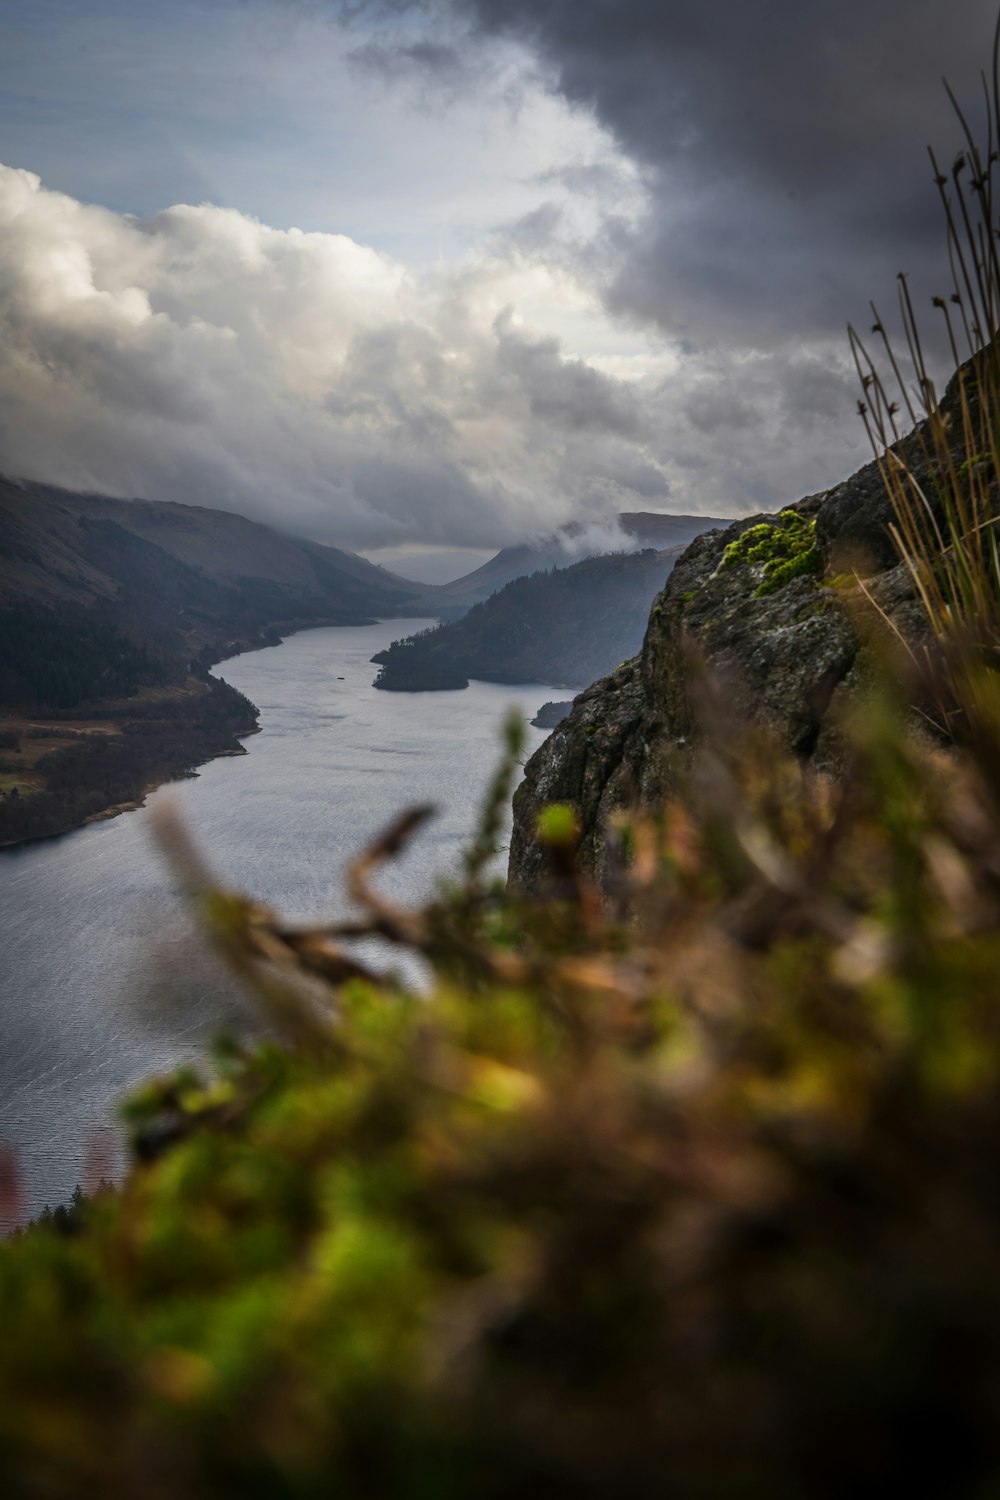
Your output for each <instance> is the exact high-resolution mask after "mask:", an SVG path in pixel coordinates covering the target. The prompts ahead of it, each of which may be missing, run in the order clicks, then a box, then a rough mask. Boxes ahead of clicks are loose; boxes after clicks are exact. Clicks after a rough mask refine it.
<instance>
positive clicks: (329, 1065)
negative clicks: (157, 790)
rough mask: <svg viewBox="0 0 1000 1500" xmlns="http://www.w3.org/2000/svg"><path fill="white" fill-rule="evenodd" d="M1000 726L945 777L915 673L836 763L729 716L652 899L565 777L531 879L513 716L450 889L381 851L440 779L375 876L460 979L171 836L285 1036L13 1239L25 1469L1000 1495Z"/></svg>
mask: <svg viewBox="0 0 1000 1500" xmlns="http://www.w3.org/2000/svg"><path fill="white" fill-rule="evenodd" d="M720 711H721V710H720V709H719V706H718V705H716V706H715V709H714V710H713V712H714V713H715V714H716V716H717V715H718V713H719V712H720ZM998 726H1000V712H997V713H995V714H993V715H992V716H985V715H984V716H983V717H982V718H981V719H980V721H979V722H978V724H977V735H978V738H977V740H976V743H974V744H972V745H971V747H970V749H969V750H968V751H966V752H963V753H962V754H961V755H960V756H957V757H956V758H955V760H954V762H953V763H952V764H949V766H948V768H947V771H948V774H942V771H943V762H942V759H941V756H940V754H939V753H936V752H931V751H928V750H926V749H921V748H919V747H918V746H915V745H914V744H912V743H911V742H910V741H909V740H908V739H907V737H906V735H905V733H904V731H903V729H902V727H901V725H900V721H899V719H898V718H897V717H896V715H895V711H894V710H893V708H892V705H891V690H890V689H889V688H888V687H886V688H885V689H884V690H883V691H882V693H881V694H876V695H875V696H874V697H873V698H872V700H871V701H870V703H869V704H868V706H867V708H866V710H865V712H864V714H863V715H860V716H859V717H858V719H857V721H856V723H855V725H854V728H853V730H852V731H851V739H852V747H853V760H852V765H853V770H852V772H851V774H850V775H849V776H848V777H847V778H846V779H845V781H844V783H843V785H841V786H837V787H834V786H831V785H830V784H829V783H827V782H824V781H823V780H822V779H821V778H817V777H812V776H810V775H807V774H805V773H804V772H803V771H802V770H801V768H800V767H798V766H797V765H796V764H795V763H792V762H789V761H786V760H785V759H783V757H782V756H781V755H780V754H779V753H778V752H777V751H776V750H775V748H774V746H773V745H772V744H771V743H770V742H769V741H767V739H766V738H764V737H751V736H749V735H746V734H742V735H741V734H737V733H735V732H734V733H733V734H732V735H726V736H722V737H720V740H721V742H720V743H717V744H716V746H715V747H714V748H712V747H703V749H702V751H700V752H699V756H698V757H697V762H696V765H695V766H694V767H693V768H692V769H690V770H689V772H688V773H687V776H686V779H685V780H684V781H683V784H682V785H681V789H680V791H679V794H678V796H677V798H676V799H675V800H671V801H670V803H669V804H668V805H667V806H666V807H665V808H664V809H663V813H662V816H661V817H660V818H658V819H657V820H655V821H654V822H643V821H640V820H635V821H633V822H632V823H631V825H630V826H629V828H628V830H627V836H628V841H629V844H630V847H631V849H632V852H633V858H632V866H631V875H630V877H629V879H630V885H629V893H628V900H627V903H625V904H626V905H627V910H628V915H627V916H626V917H623V918H622V919H621V920H619V919H616V918H615V917H614V916H613V915H612V914H610V913H609V912H608V911H607V910H606V909H605V908H604V907H602V905H601V903H600V902H599V901H597V900H596V896H595V893H594V892H592V891H591V890H590V888H589V887H588V885H587V883H586V881H585V879H584V878H583V876H582V875H580V873H579V871H577V870H576V869H575V866H574V861H573V852H572V843H573V840H572V837H571V834H572V829H571V828H570V827H569V820H568V818H567V817H566V816H565V811H566V810H562V809H559V810H556V809H550V812H549V815H548V816H549V821H550V822H551V823H552V824H553V827H552V828H551V829H550V830H549V831H550V832H551V834H552V838H551V839H550V842H549V848H550V851H551V858H552V861H553V874H554V882H555V884H554V895H553V899H552V900H551V901H550V902H548V903H547V904H544V905H542V906H537V907H527V906H521V905H519V904H518V903H516V902H515V901H513V900H512V899H511V898H509V897H507V896H506V895H504V894H503V892H502V890H500V889H497V888H496V887H494V886H493V885H492V884H491V883H490V881H489V879H488V877H487V875H486V874H485V871H486V869H487V865H488V859H489V855H490V850H491V848H492V847H494V846H495V837H496V832H497V826H498V825H497V819H496V811H497V809H498V808H499V807H500V806H502V803H503V799H504V797H505V796H506V795H507V791H508V789H509V775H510V772H511V770H512V767H513V760H514V756H515V754H516V743H515V742H514V741H513V740H512V744H511V753H510V758H509V760H508V763H507V765H506V767H505V769H504V772H503V774H502V775H501V776H499V777H498V779H497V782H496V784H495V786H494V789H493V793H492V796H491V799H490V806H489V807H488V809H487V813H486V815H485V817H484V820H483V827H482V829H481V830H480V834H479V835H478V836H477V839H476V841H475V842H474V844H473V846H472V849H471V851H470V855H469V857H468V858H467V860H466V861H465V865H464V874H463V876H462V878H461V880H460V881H459V882H458V883H457V884H455V885H454V886H452V887H450V888H448V889H447V890H445V891H444V892H443V893H442V895H441V896H440V898H439V899H438V901H437V902H436V903H434V904H433V905H432V906H431V907H429V908H428V909H427V910H425V911H421V912H411V911H408V910H404V909H401V908H399V907H398V906H396V905H395V904H393V903H390V902H388V901H386V900H384V899H383V898H382V897H381V896H380V894H379V892H378V890H377V888H376V887H375V886H374V884H373V875H374V872H375V870H376V868H377V866H378V864H379V863H380V862H381V861H382V860H384V859H385V858H387V857H389V856H390V855H391V854H393V853H394V852H396V851H397V850H398V849H399V848H400V847H401V846H402V844H403V842H404V840H405V838H406V837H407V836H408V834H409V833H410V832H412V831H413V829H414V828H415V827H416V825H417V824H418V823H419V821H420V819H421V816H422V814H420V813H414V814H413V815H410V816H409V817H408V818H407V819H406V820H404V821H403V822H402V823H400V824H399V825H397V826H396V827H395V828H393V829H391V830H390V831H389V832H388V834H387V835H386V836H385V838H384V839H383V840H381V841H380V842H379V844H378V845H376V846H375V848H374V849H373V850H370V851H368V852H367V853H366V855H365V856H364V857H363V858H362V859H360V860H359V861H358V863H357V864H356V866H355V868H354V870H353V872H352V875H351V890H352V892H353V894H354V896H355V897H356V899H358V900H359V901H360V902H361V903H362V908H363V910H364V911H365V912H366V913H367V916H366V917H365V918H363V919H362V920H361V921H360V922H353V923H351V924H349V926H348V929H347V930H348V931H350V932H351V933H354V934H356V933H357V932H358V931H359V930H367V931H370V932H373V933H378V934H380V935H381V936H382V937H383V938H384V939H387V940H389V941H390V942H394V943H396V944H398V945H401V946H402V947H406V948H408V949H410V950H411V951H415V952H417V953H418V954H420V955H421V956H422V957H423V959H424V961H425V962H427V963H429V964H430V965H431V966H432V969H433V972H434V975H435V980H434V984H433V987H432V989H431V991H430V992H429V993H421V994H417V993H413V992H410V991H409V990H407V989H406V988H405V987H400V985H399V984H398V983H393V982H388V981H379V980H378V979H377V978H376V977H375V976H372V975H370V974H368V973H367V972H366V971H365V970H364V968H363V966H362V965H361V964H360V962H358V961H356V960H355V959H353V958H351V957H350V956H349V955H348V954H347V953H346V952H345V951H344V950H343V948H342V947H341V945H340V944H341V937H340V932H339V930H338V929H337V928H336V927H330V928H325V929H322V930H301V929H296V928H294V927H290V926H289V925H288V924H287V923H286V922H284V921H283V920H282V919H280V918H279V917H278V916H277V915H276V914H273V913H271V912H270V911H268V910H267V909H266V908H264V907H261V906H260V905H258V904H256V903H253V902H251V901H248V900H246V899H245V898H243V897H241V896H238V895H236V894H234V893H229V892H224V891H220V890H218V889H216V888H215V887H214V886H213V885H212V884H211V881H210V878H209V877H208V875H207V873H206V872H205V870H204V868H203V866H202V864H201V862H200V860H199V858H198V857H197V856H196V855H195V854H194V853H193V852H192V851H191V850H190V849H189V848H188V846H187V844H186V841H185V839H184V836H183V835H182V833H181V832H180V831H179V830H177V829H173V830H172V832H171V833H170V838H169V843H170V846H171V848H172V851H173V854H172V857H173V859H174V863H175V867H176V868H177V869H178V870H179V872H180V874H181V876H182V879H183V882H184V884H185V885H186V886H187V888H188V889H189V891H190V892H191V895H192V898H193V899H194V900H195V901H196V903H197V905H198V907H199V909H200V911H201V912H202V918H203V920H204V921H206V922H207V923H208V926H209V929H210V930H211V932H212V933H213V934H214V937H215V940H216V942H217V943H218V945H219V947H220V949H221V951H222V952H223V953H224V954H225V956H226V957H227V958H228V959H229V961H230V962H231V963H232V964H233V965H234V967H235V968H236V970H237V972H238V973H240V974H241V975H242V977H243V979H244V981H245V982H246V984H247V985H248V986H249V988H250V990H251V991H252V993H254V994H255V995H256V996H257V999H258V1001H259V1002H260V1004H261V1005H262V1006H263V1009H264V1013H265V1014H266V1015H267V1016H268V1017H270V1020H271V1025H272V1027H273V1030H274V1036H273V1038H272V1039H271V1040H268V1041H265V1042H261V1043H253V1044H251V1043H242V1042H239V1041H232V1042H230V1043H229V1044H228V1045H226V1046H225V1047H220V1049H219V1050H218V1051H217V1053H216V1055H215V1057H214V1061H213V1062H212V1063H211V1065H208V1064H206V1066H205V1068H203V1069H201V1070H192V1069H190V1068H188V1069H184V1070H182V1071H181V1072H178V1073H177V1074H176V1075H174V1076H173V1077H169V1078H166V1079H161V1080H156V1081H153V1082H151V1083H150V1084H148V1085H147V1086H146V1087H145V1088H144V1089H142V1090H140V1091H139V1093H138V1094H137V1095H136V1096H135V1097H134V1098H133V1099H132V1101H131V1102H130V1104H129V1106H128V1108H127V1112H126V1118H127V1121H128V1129H129V1132H130V1137H131V1141H132V1150H133V1166H132V1169H131V1171H130V1173H129V1176H128V1178H127V1180H126V1182H125V1184H124V1186H123V1188H122V1189H121V1191H120V1192H119V1193H117V1194H115V1195H111V1196H98V1197H97V1198H96V1199H95V1200H93V1201H92V1202H91V1203H89V1204H88V1207H87V1213H86V1216H85V1218H84V1221H83V1222H82V1224H80V1225H78V1226H77V1228H76V1232H75V1233H73V1234H72V1235H66V1234H62V1233H58V1232H56V1229H55V1227H53V1226H51V1225H39V1226H36V1227H34V1228H32V1229H30V1230H29V1231H28V1232H26V1233H25V1234H23V1235H22V1236H21V1237H19V1238H18V1239H16V1240H14V1241H12V1242H11V1243H9V1244H8V1245H7V1246H6V1247H4V1248H2V1250H0V1320H2V1327H3V1339H2V1340H0V1384H2V1387H3V1390H4V1400H3V1402H2V1403H0V1472H3V1474H4V1476H5V1480H6V1492H7V1493H10V1494H12V1495H17V1496H22V1495H26V1496H39V1497H41V1496H46V1497H47V1496H51V1495H58V1496H60V1497H62V1496H81V1497H82V1496H88V1497H89V1496H93V1495H98V1494H99V1495H101V1496H122V1497H125V1496H129V1497H131V1496H134V1495H136V1494H142V1495H143V1496H144V1497H145V1496H150V1497H153V1500H157V1497H161V1496H162V1497H174V1496H182V1495H183V1496H184V1497H185V1500H198V1497H202V1496H205V1497H215V1496H228V1495H231V1494H246V1495H252V1496H257V1495H260V1496H281V1497H288V1496H290V1497H300V1496H301V1497H313V1496H316V1497H318V1496H321V1495H322V1496H326V1495H329V1494H331V1493H333V1494H338V1495H348V1496H355V1495H357V1496H369V1495H378V1496H392V1497H395V1496H399V1497H407V1500H409V1497H411V1496H413V1497H417V1496H420V1497H423V1496H434V1497H439V1496H440V1497H448V1496H455V1497H471V1496H476V1497H487V1500H489V1497H493V1496H502V1497H507V1496H514V1495H524V1494H541V1493H545V1494H551V1495H557V1496H564V1495H565V1496H569V1495H611V1494H613V1495H615V1496H624V1497H633V1496H634V1497H646V1496H649V1497H653V1496H660V1495H662V1493H663V1492H664V1491H663V1486H664V1482H665V1480H664V1476H667V1477H668V1479H669V1484H668V1490H667V1492H668V1493H675V1494H677V1495H683V1496H685V1497H689V1496H693V1497H700V1496H706V1497H707V1496H713V1497H714V1496H718V1495H729V1494H741V1495H748V1496H754V1497H755V1496H761V1497H764V1496H766V1497H768V1500H773V1497H775V1496H777V1497H784V1496H789V1497H800V1496H801V1497H806V1496H808V1497H824V1496H830V1497H833V1496H838V1497H839V1496H842V1495H844V1494H847V1493H852V1492H855V1491H857V1490H858V1489H861V1490H863V1489H864V1487H865V1485H866V1484H867V1482H868V1479H869V1478H870V1476H871V1475H872V1474H873V1473H875V1472H878V1473H880V1474H882V1475H885V1474H893V1475H896V1476H904V1475H912V1476H915V1479H914V1482H915V1485H916V1488H917V1491H918V1492H919V1493H925V1494H926V1493H933V1494H945V1493H946V1494H948V1495H953V1496H965V1495H968V1496H973V1495H975V1496H979V1495H983V1494H987V1493H992V1490H993V1488H995V1487H996V1485H997V1484H998V1483H1000V1452H998V1447H1000V1444H998V1439H997V1433H998V1432H1000V1423H998V1418H1000V1395H998V1391H997V1385H996V1380H995V1370H996V1368H997V1360H998V1357H1000V1283H998V1280H997V1276H996V1266H997V1264H998V1263H1000V1198H998V1195H997V1193H996V1189H995V1184H996V1180H997V1176H998V1173H1000V1147H998V1145H997V1142H998V1141H1000V1004H998V1001H1000V993H998V991H1000V979H998V975H1000V936H998V923H997V916H998V905H1000V881H998V879H997V874H996V861H995V854H994V851H995V849H996V847H997V845H998V842H1000V801H998V798H1000V781H998V778H997V775H996V767H997V765H1000V728H998ZM678 775H680V772H678ZM557 822H558V824H559V827H558V828H556V827H555V824H556V823H557ZM557 834H558V837H556V835H557ZM942 1439H945V1441H942Z"/></svg>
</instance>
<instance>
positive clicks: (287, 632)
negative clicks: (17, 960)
mask: <svg viewBox="0 0 1000 1500" xmlns="http://www.w3.org/2000/svg"><path fill="white" fill-rule="evenodd" d="M395 618H399V619H411V618H423V616H422V615H417V616H411V615H410V614H405V615H399V616H398V617H397V616H394V615H380V616H377V617H373V618H368V617H365V618H364V619H361V620H350V621H347V620H343V619H331V618H323V619H318V620H315V619H295V618H293V619H291V620H280V621H275V622H274V624H273V625H269V626H265V627H264V628H263V629H262V630H261V632H260V634H259V635H258V636H257V637H249V638H244V639H237V640H232V641H226V642H224V643H223V642H219V641H217V642H215V643H214V644H212V645H209V646H206V647H204V648H203V649H202V652H201V653H199V654H198V655H197V656H196V657H195V658H193V660H195V661H197V662H198V664H199V665H200V666H201V667H203V668H204V670H205V673H206V677H207V678H208V679H210V680H211V682H214V683H216V684H218V686H219V688H222V689H224V690H226V691H228V692H230V693H233V694H235V695H236V696H238V698H239V699H240V700H242V701H243V702H247V701H248V700H246V699H244V698H243V695H242V694H237V690H236V689H235V688H232V687H231V686H230V684H228V683H227V682H226V680H225V678H223V677H216V676H214V674H213V673H212V671H211V669H212V668H213V667H216V666H219V665H220V663H222V662H227V661H232V660H233V659H234V658H235V657H237V656H244V655H246V654H247V653H248V652H253V651H263V650H266V649H268V648H269V647H272V646H280V645H281V644H282V643H283V642H284V641H286V640H287V639H288V638H289V637H290V636H293V635H299V634H301V633H302V632H303V631H306V630H331V629H333V630H338V629H352V628H356V627H358V626H365V625H376V624H380V623H381V622H382V621H383V620H392V619H395ZM209 691H210V692H211V689H210V690H209ZM147 701H149V700H147ZM152 701H156V700H152ZM163 701H164V702H165V703H166V702H168V701H170V698H169V695H165V696H164V699H163ZM123 709H124V711H123V712H122V714H121V716H120V717H121V719H122V721H123V722H124V723H128V722H129V715H128V709H127V706H123ZM253 712H254V718H253V723H252V724H250V725H249V726H247V727H246V728H243V727H235V726H233V727H231V728H230V729H229V730H228V732H229V733H230V734H231V735H232V736H233V737H234V738H235V739H236V740H237V743H236V744H233V743H229V744H226V745H224V746H221V747H220V748H219V749H216V750H212V751H210V752H209V753H208V754H204V755H198V754H193V755H192V757H191V758H190V759H189V760H186V761H185V760H182V761H179V762H178V764H177V765H176V766H175V767H172V768H171V769H170V770H169V771H166V772H165V774H163V775H156V776H152V777H149V778H148V779H147V780H146V782H145V783H144V785H143V789H142V792H141V793H140V794H136V795H133V796H130V797H120V798H116V799H115V800H114V801H111V802H108V803H107V805H106V806H102V807H98V808H96V809H94V810H93V811H91V812H88V813H86V814H85V815H84V816H83V817H71V818H69V819H67V821H66V823H65V824H64V825H63V826H61V827H59V828H53V829H49V830H46V831H45V832H37V833H25V834H23V835H20V836H18V837H16V838H13V839H2V840H0V858H2V857H3V856H4V855H5V854H12V853H14V852H15V851H16V850H18V849H23V848H26V847H28V846H29V845H31V844H40V843H43V842H48V841H49V840H50V839H60V838H65V837H67V836H68V835H69V834H72V833H76V832H78V831H79V830H80V829H81V828H87V827H89V826H91V825H93V824H95V823H103V822H108V821H110V820H111V819H112V818H117V817H120V816H121V815H122V814H123V813H128V812H137V811H139V810H140V809H141V808H143V807H144V806H145V805H146V798H147V797H148V796H149V795H150V793H151V792H155V791H156V790H157V789H158V788H159V787H161V786H166V785H168V784H169V783H170V782H171V781H183V780H186V779H187V778H188V777H191V776H197V774H198V769H199V767H201V766H205V765H208V764H210V762H211V761H213V760H222V759H224V758H226V757H228V756H238V755H246V754H247V753H248V751H247V747H246V746H245V745H243V744H242V743H239V742H240V741H242V740H244V739H249V738H250V736H251V735H254V734H259V733H260V727H261V726H260V722H259V719H260V713H259V710H258V709H257V707H256V705H253ZM32 719H33V720H34V721H35V722H36V723H37V725H38V726H39V727H40V728H44V729H52V728H55V727H58V726H59V724H60V723H65V722H66V721H65V720H58V719H45V718H44V716H43V715H42V714H33V715H32ZM133 722H134V721H133ZM109 738H110V736H109ZM44 795H45V792H44V791H40V792H36V793H32V794H31V797H35V796H44ZM25 800H26V801H30V799H25Z"/></svg>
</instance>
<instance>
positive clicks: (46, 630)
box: [0, 480, 426, 845]
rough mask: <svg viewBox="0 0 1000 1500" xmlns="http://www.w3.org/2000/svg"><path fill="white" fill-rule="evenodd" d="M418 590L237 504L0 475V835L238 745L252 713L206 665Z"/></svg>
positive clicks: (133, 795)
mask: <svg viewBox="0 0 1000 1500" xmlns="http://www.w3.org/2000/svg"><path fill="white" fill-rule="evenodd" d="M425 587H426V586H424V585H421V589H422V590H425ZM414 593H415V588H414V586H413V585H409V584H407V583H406V581H405V580H403V579H397V578H395V577H393V575H392V574H390V573H386V572H385V571H384V570H383V569H381V568H376V567H374V566H373V565H372V564H371V563H368V562H366V561H365V560H364V558H360V557H355V556H353V555H352V554H351V553H348V552H341V551H339V550H338V549H337V548H335V547H322V546H318V545H316V544H313V543H310V542H302V541H296V540H293V539H292V538H289V537H284V536H282V535H280V534H279V533H278V532H276V531H273V530H271V529H270V528H269V527H266V526H260V525H257V524H256V523H255V522H252V521H248V520H246V519H245V518H244V517H243V516H238V515H233V514H230V513H228V512H223V511H213V510H207V509H204V508H202V507H196V506H185V505H165V504H164V505H161V504H152V503H148V502H145V501H141V500H129V501H125V500H116V499H112V498H110V497H108V496H104V495H78V494H71V493H69V492H68V491H64V490H57V489H53V488H51V487H49V486H46V485H35V484H21V483H15V482H12V481H9V480H0V845H2V844H6V843H13V842H18V841H19V840H21V839H25V838H33V837H40V836H43V835H46V834H52V833H59V832H62V831H64V830H66V829H69V828H72V827H74V826H76V825H77V824H79V823H81V822H83V821H85V820H86V819H88V818H92V817H96V816H100V815H102V814H103V813H105V812H107V811H108V810H110V809H114V808H116V807H119V806H122V805H129V804H132V803H134V802H136V801H137V800H140V799H141V798H142V796H143V795H144V793H145V791H146V790H147V789H148V788H149V787H150V786H152V785H155V784H156V783H157V782H159V781H162V780H165V779H167V778H169V777H171V776H177V775H181V774H184V773H185V772H186V771H188V770H189V769H190V768H191V767H192V766H194V765H196V764H198V763H199V762H201V761H204V760H206V759H208V758H210V757H211V756H213V755H219V754H227V753H229V754H232V753H238V752H239V751H240V748H241V747H240V743H239V738H238V737H239V736H240V735H245V734H248V733H251V732H252V731H253V729H254V727H255V724H256V717H257V716H256V710H255V709H254V707H253V705H252V704H251V703H249V702H248V701H247V699H246V698H244V697H243V696H242V695H241V694H239V693H237V692H236V691H235V690H234V689H232V688H230V687H228V686H227V685H226V684H225V683H222V682H216V681H215V680H214V679H212V678H211V677H209V675H208V672H207V667H208V666H209V665H210V664H211V663H212V662H214V661H218V660H220V659H221V658H224V657H226V656H230V655H233V654H235V653H236V652H238V651H240V650H243V649H247V648H251V647H256V646H261V645H267V644H269V643H274V642H277V641H278V640H279V639H280V636H281V634H282V633H283V632H287V631H289V630H292V629H295V628H296V627H297V626H301V625H315V624H321V623H329V624H356V623H361V622H363V621H366V620H369V619H371V618H372V616H373V615H375V614H392V613H398V612H403V611H408V610H409V609H410V607H411V605H410V601H411V599H412V598H413V597H414Z"/></svg>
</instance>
